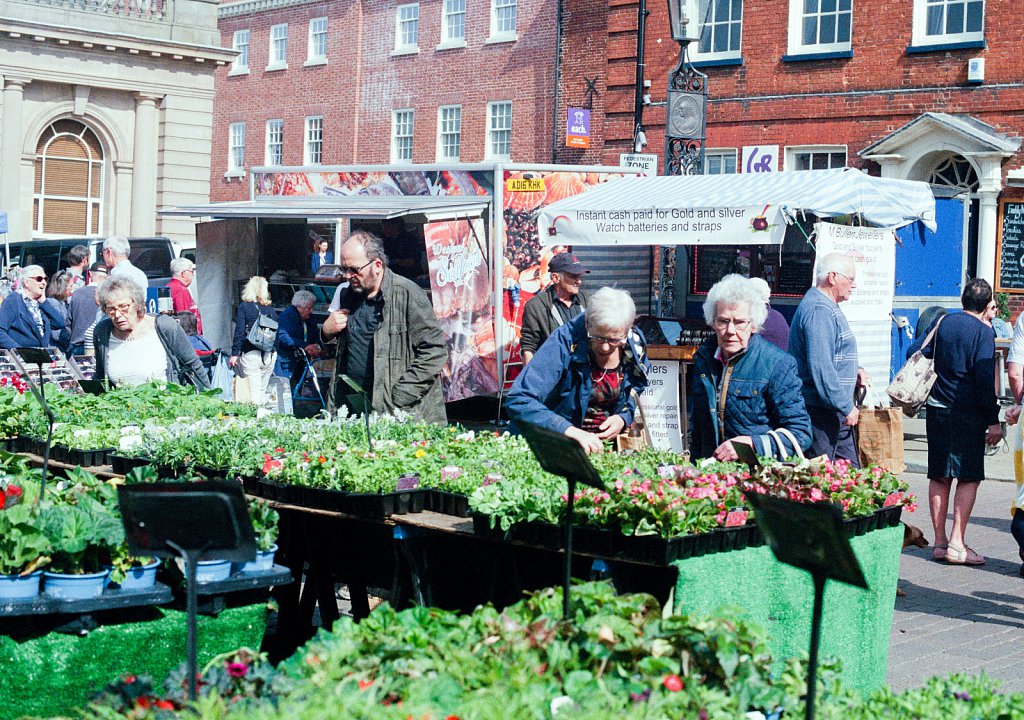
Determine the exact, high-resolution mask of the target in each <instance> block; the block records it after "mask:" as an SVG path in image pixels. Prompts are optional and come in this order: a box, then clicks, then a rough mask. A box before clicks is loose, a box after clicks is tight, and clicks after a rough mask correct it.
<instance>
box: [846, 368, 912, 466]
mask: <svg viewBox="0 0 1024 720" xmlns="http://www.w3.org/2000/svg"><path fill="white" fill-rule="evenodd" d="M860 397H861V398H862V399H860V400H859V401H858V402H859V403H860V404H861V407H860V419H859V420H858V421H857V427H856V428H855V434H856V437H857V457H858V458H859V459H860V464H861V467H867V466H868V465H881V466H882V467H884V468H886V469H888V470H890V471H892V472H894V473H901V472H903V471H904V470H905V469H906V464H905V463H904V462H903V412H905V411H901V410H900V408H895V407H881V406H880V405H878V404H876V402H875V399H874V398H873V396H872V395H871V389H870V387H868V388H864V394H863V395H861V396H860Z"/></svg>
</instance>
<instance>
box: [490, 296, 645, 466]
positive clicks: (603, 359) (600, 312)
mask: <svg viewBox="0 0 1024 720" xmlns="http://www.w3.org/2000/svg"><path fill="white" fill-rule="evenodd" d="M635 319H636V306H635V305H634V304H633V299H632V298H631V297H630V296H629V293H626V292H624V291H622V290H616V289H614V288H610V287H603V288H601V289H600V290H598V291H597V292H596V293H594V294H593V295H592V296H591V297H590V303H589V305H587V310H586V312H585V313H584V314H582V315H578V316H576V317H575V318H573V319H572V320H570V321H569V322H567V323H565V324H564V325H562V326H561V327H560V328H558V329H557V330H555V332H554V333H552V334H551V335H550V336H549V337H548V339H547V340H545V341H544V343H543V344H542V345H541V346H540V347H539V348H538V349H537V353H536V354H535V355H534V356H533V360H531V361H530V364H529V365H527V366H526V367H525V368H524V369H523V371H522V372H521V373H520V374H519V377H517V378H516V381H515V383H514V384H513V385H512V390H511V391H509V394H508V403H507V407H508V413H509V415H510V416H511V418H512V420H513V421H514V422H516V423H520V422H525V423H530V424H532V425H537V426H539V427H543V428H546V429H548V430H551V431H552V432H557V433H562V434H563V435H565V436H566V437H570V438H572V439H573V440H575V441H576V442H577V443H579V444H580V447H582V448H583V450H584V451H586V452H587V453H594V452H601V451H602V450H603V449H604V444H605V442H608V441H610V440H614V439H615V436H616V435H618V434H619V433H621V432H622V431H623V430H624V429H625V428H627V427H629V426H630V425H632V424H633V418H634V414H635V413H636V393H641V392H643V391H644V388H646V387H647V370H648V367H649V362H648V360H647V342H646V341H645V340H644V336H643V334H642V333H641V332H640V331H639V330H638V329H636V328H634V327H633V321H634V320H635ZM634 391H635V393H634Z"/></svg>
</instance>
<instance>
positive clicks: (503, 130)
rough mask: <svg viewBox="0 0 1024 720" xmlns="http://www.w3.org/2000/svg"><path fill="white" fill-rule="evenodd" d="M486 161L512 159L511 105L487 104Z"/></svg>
mask: <svg viewBox="0 0 1024 720" xmlns="http://www.w3.org/2000/svg"><path fill="white" fill-rule="evenodd" d="M487 159H488V160H511V159H512V103H511V101H508V100H502V101H499V102H489V103H487Z"/></svg>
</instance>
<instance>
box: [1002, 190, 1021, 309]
mask: <svg viewBox="0 0 1024 720" xmlns="http://www.w3.org/2000/svg"><path fill="white" fill-rule="evenodd" d="M998 245H999V282H998V283H997V287H996V289H997V290H1009V291H1018V292H1024V201H1022V202H1011V201H1008V200H1003V201H1002V202H1001V203H1000V204H999V243H998Z"/></svg>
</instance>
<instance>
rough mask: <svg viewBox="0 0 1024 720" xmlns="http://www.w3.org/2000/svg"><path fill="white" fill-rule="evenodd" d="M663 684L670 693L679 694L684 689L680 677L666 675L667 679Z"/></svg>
mask: <svg viewBox="0 0 1024 720" xmlns="http://www.w3.org/2000/svg"><path fill="white" fill-rule="evenodd" d="M661 684H662V685H664V686H665V689H666V690H668V691H669V692H679V691H680V690H682V689H683V679H682V678H681V677H679V676H678V675H666V676H665V679H664V680H662V681H661Z"/></svg>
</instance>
